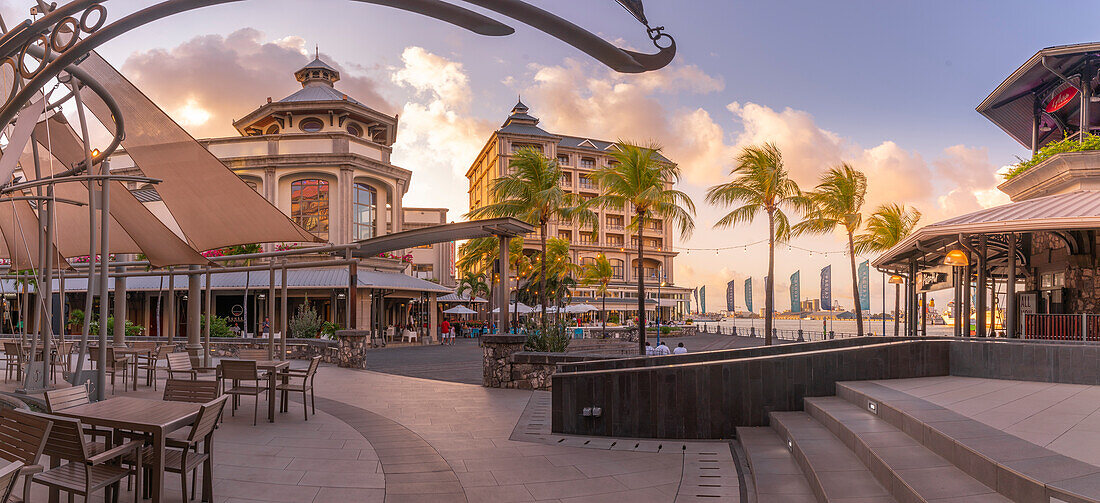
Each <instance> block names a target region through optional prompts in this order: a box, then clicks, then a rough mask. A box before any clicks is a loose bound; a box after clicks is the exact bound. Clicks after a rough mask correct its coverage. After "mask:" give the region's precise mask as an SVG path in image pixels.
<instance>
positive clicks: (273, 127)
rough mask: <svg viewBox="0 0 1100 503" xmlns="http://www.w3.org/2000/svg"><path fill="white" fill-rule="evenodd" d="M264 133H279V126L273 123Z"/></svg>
mask: <svg viewBox="0 0 1100 503" xmlns="http://www.w3.org/2000/svg"><path fill="white" fill-rule="evenodd" d="M264 134H279V126H277V125H275V124H272V125H271V126H269V127H268V128H267V131H264Z"/></svg>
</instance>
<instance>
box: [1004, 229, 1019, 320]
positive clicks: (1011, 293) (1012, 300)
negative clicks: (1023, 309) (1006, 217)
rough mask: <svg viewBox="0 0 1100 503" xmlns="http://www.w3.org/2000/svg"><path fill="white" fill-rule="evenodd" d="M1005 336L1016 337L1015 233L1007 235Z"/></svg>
mask: <svg viewBox="0 0 1100 503" xmlns="http://www.w3.org/2000/svg"><path fill="white" fill-rule="evenodd" d="M1005 292H1006V293H1005V313H1006V314H1007V316H1005V318H1006V319H1005V323H1006V325H1007V326H1006V327H1005V336H1006V337H1008V338H1010V339H1011V338H1015V337H1016V233H1015V232H1012V233H1009V234H1008V285H1007V288H1005Z"/></svg>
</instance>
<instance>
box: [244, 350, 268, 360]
mask: <svg viewBox="0 0 1100 503" xmlns="http://www.w3.org/2000/svg"><path fill="white" fill-rule="evenodd" d="M237 358H240V359H242V360H266V359H267V350H266V349H238V350H237Z"/></svg>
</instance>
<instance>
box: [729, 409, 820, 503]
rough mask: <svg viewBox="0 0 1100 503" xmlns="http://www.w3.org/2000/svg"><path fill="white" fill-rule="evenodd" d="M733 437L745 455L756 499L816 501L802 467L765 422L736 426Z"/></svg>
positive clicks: (762, 501) (763, 501)
mask: <svg viewBox="0 0 1100 503" xmlns="http://www.w3.org/2000/svg"><path fill="white" fill-rule="evenodd" d="M737 439H738V441H739V442H741V448H742V449H743V450H744V451H745V456H746V457H747V458H748V459H747V461H748V463H749V471H751V472H752V482H753V487H754V488H755V489H756V501H757V503H772V502H776V503H778V502H791V503H813V502H816V501H817V498H815V497H814V493H813V491H812V490H811V489H810V484H809V483H808V482H806V476H805V475H804V474H803V473H802V469H801V468H799V467H798V463H796V462H795V461H794V457H793V456H792V455H791V451H790V450H788V449H787V444H786V443H785V442H783V439H781V438H779V435H778V434H777V433H776V432H775V430H773V429H771V428H769V427H766V426H757V427H740V428H737Z"/></svg>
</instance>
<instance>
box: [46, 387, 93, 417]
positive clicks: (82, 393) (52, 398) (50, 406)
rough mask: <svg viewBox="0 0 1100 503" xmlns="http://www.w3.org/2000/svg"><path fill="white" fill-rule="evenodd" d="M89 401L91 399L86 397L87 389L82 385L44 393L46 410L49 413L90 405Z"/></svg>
mask: <svg viewBox="0 0 1100 503" xmlns="http://www.w3.org/2000/svg"><path fill="white" fill-rule="evenodd" d="M91 401H92V399H91V398H90V397H88V388H86V387H85V386H84V385H77V386H72V387H70V388H58V389H51V390H49V391H47V392H46V410H47V411H49V412H51V413H53V412H57V411H61V410H65V409H68V408H72V407H76V406H77V405H84V404H86V403H91Z"/></svg>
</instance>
